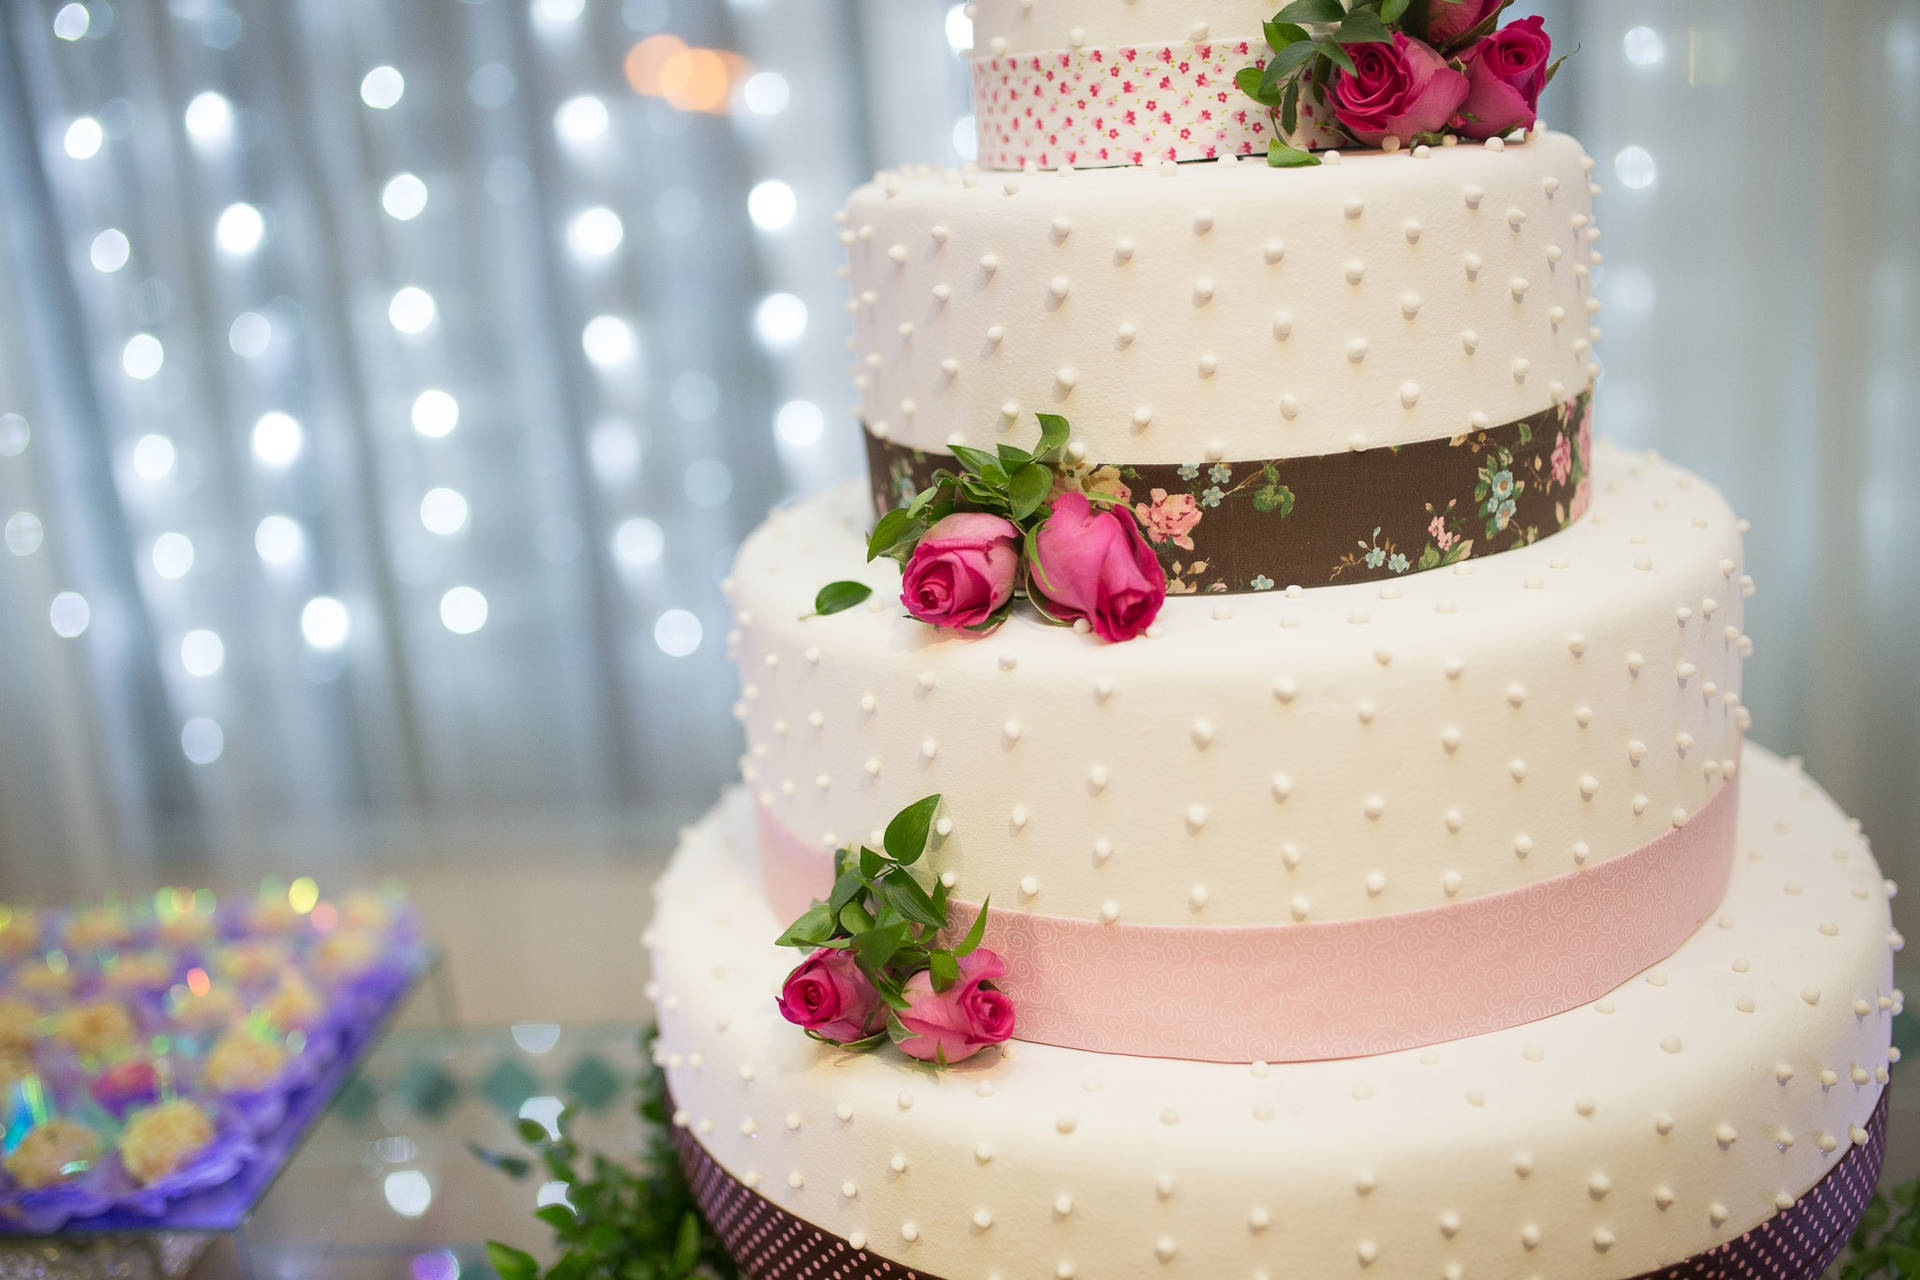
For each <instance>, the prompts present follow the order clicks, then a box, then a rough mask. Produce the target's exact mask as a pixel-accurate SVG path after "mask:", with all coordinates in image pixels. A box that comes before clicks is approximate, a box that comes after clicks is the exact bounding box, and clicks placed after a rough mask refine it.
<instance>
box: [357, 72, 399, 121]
mask: <svg viewBox="0 0 1920 1280" xmlns="http://www.w3.org/2000/svg"><path fill="white" fill-rule="evenodd" d="M406 91H407V81H406V77H405V76H402V75H401V74H400V73H399V71H397V70H395V69H394V68H393V67H389V66H385V65H381V66H378V67H375V68H374V69H373V70H371V71H369V72H367V74H366V75H364V76H362V77H361V78H360V101H362V102H364V103H366V104H367V105H368V106H370V107H372V108H373V109H374V110H375V111H386V110H388V109H390V108H392V107H393V106H394V105H395V104H397V103H398V102H399V101H400V96H401V95H402V94H404V93H405V92H406Z"/></svg>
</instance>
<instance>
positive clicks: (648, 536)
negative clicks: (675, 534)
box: [613, 516, 667, 569]
mask: <svg viewBox="0 0 1920 1280" xmlns="http://www.w3.org/2000/svg"><path fill="white" fill-rule="evenodd" d="M666 547H667V534H666V531H665V530H664V529H662V528H661V527H660V524H659V522H658V521H655V520H649V519H647V517H645V516H634V517H633V518H632V519H629V520H622V521H621V522H620V525H619V527H618V528H616V529H615V530H614V531H613V558H614V560H615V562H616V563H618V564H619V566H620V567H621V568H622V569H644V568H646V567H647V566H648V565H650V564H655V563H658V562H659V559H660V556H661V553H662V552H664V551H665V550H666Z"/></svg>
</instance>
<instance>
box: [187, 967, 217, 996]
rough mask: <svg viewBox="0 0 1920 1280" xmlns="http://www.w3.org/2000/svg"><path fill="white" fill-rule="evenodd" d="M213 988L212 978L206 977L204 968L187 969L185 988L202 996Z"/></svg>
mask: <svg viewBox="0 0 1920 1280" xmlns="http://www.w3.org/2000/svg"><path fill="white" fill-rule="evenodd" d="M212 989H213V980H212V979H210V978H208V977H207V971H206V970H205V969H189V970H187V990H189V991H191V992H193V994H195V995H196V996H203V995H205V994H207V992H208V991H211V990H212Z"/></svg>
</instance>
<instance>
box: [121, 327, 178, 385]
mask: <svg viewBox="0 0 1920 1280" xmlns="http://www.w3.org/2000/svg"><path fill="white" fill-rule="evenodd" d="M166 359H167V352H166V348H164V347H162V346H161V345H160V339H158V338H156V337H154V336H153V335H152V334H150V333H136V334H134V335H133V336H132V337H131V338H128V339H127V345H126V346H125V347H123V348H121V351H120V367H121V368H122V369H124V370H125V371H126V374H127V376H128V377H129V378H132V379H134V380H135V381H138V382H145V381H146V380H147V379H148V378H151V377H152V376H153V375H154V374H156V373H158V372H160V366H161V365H162V364H164V363H166Z"/></svg>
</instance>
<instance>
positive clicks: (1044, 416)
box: [1033, 413, 1073, 458]
mask: <svg viewBox="0 0 1920 1280" xmlns="http://www.w3.org/2000/svg"><path fill="white" fill-rule="evenodd" d="M1033 416H1034V417H1036V418H1038V419H1039V420H1040V443H1039V444H1037V445H1035V446H1034V447H1033V456H1034V457H1036V458H1044V457H1046V456H1047V455H1048V454H1050V453H1052V452H1053V451H1054V450H1055V449H1058V448H1060V447H1061V446H1062V445H1064V444H1066V442H1067V437H1068V436H1070V435H1072V434H1073V424H1072V423H1070V422H1068V421H1067V420H1066V419H1065V418H1063V417H1061V416H1060V415H1059V414H1057V413H1036V414H1034V415H1033Z"/></svg>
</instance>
